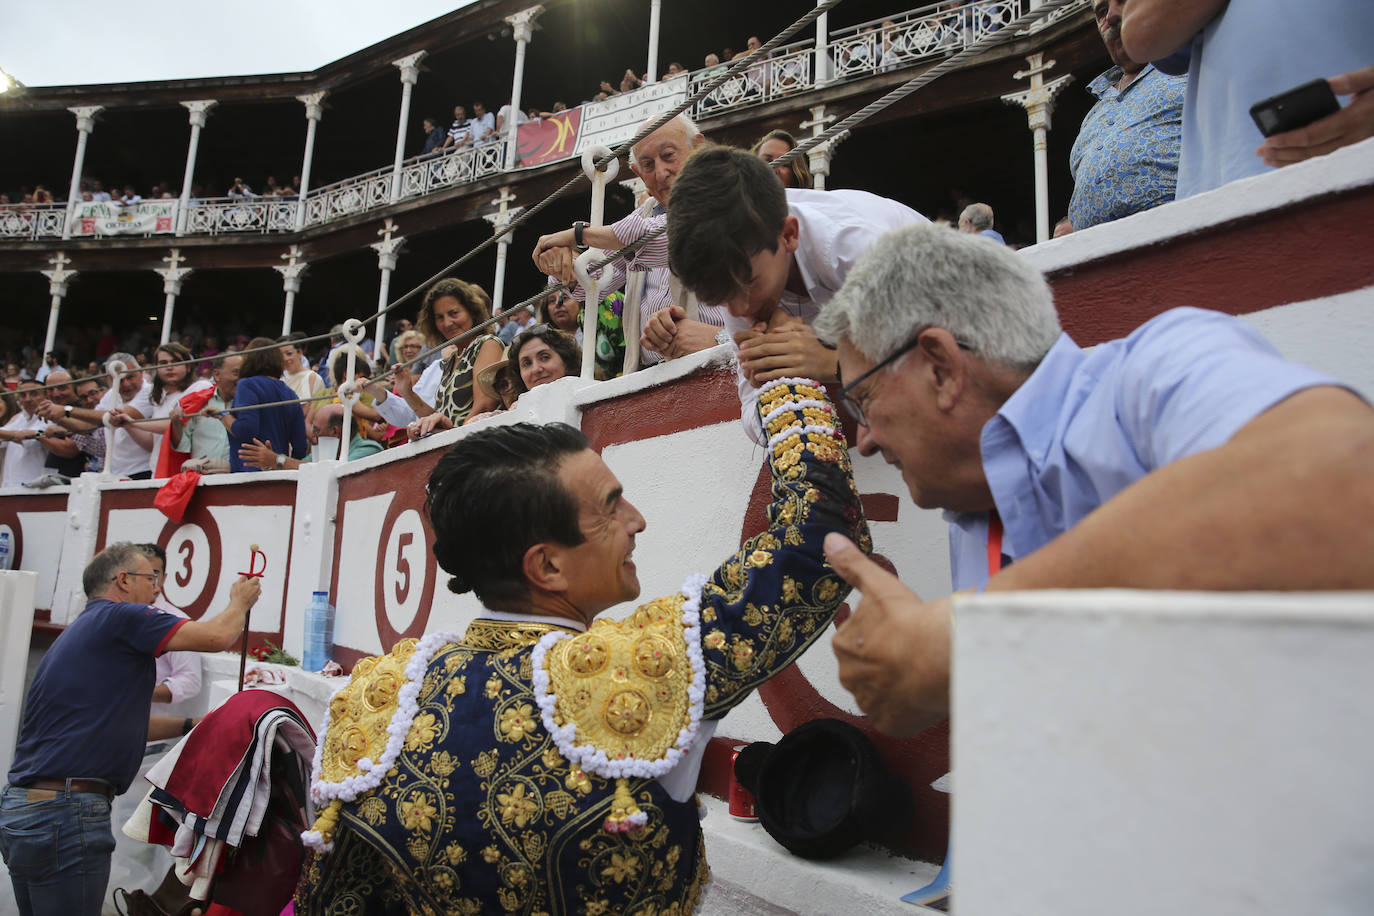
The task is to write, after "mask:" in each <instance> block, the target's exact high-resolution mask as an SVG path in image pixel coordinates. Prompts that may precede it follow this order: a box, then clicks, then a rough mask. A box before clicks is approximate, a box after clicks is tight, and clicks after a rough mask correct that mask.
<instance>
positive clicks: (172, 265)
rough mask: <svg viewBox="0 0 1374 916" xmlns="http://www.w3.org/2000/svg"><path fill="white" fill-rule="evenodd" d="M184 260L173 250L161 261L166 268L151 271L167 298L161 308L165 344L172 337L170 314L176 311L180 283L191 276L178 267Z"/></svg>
mask: <svg viewBox="0 0 1374 916" xmlns="http://www.w3.org/2000/svg"><path fill="white" fill-rule="evenodd" d="M184 260H186V259H185V258H183V257H182V256H181V251H180V250H179V249H176V248H173V249H172V253H171V255H169V256H168V257H165V258H163V259H162V261H163V263H164V264H166V265H167V266H166V267H154V268H153V271H154V272H155V273H157V275H158V276H159V277H161V278H162V292H163V293H164V294H165V295H166V296H167V300H166V302H165V303H164V304H163V307H162V342H163V343H166V342H167V341H168V340H169V339H171V336H172V313H173V311H175V309H176V305H177V296H180V295H181V281H182V280H185V279H186V278H187V277H189V276H190V275H191V268H189V267H181V266H180V264H181V262H182V261H184Z"/></svg>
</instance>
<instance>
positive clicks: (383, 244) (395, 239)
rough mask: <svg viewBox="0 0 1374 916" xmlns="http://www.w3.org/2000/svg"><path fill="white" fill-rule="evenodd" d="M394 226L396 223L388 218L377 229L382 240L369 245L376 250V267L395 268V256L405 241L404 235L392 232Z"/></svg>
mask: <svg viewBox="0 0 1374 916" xmlns="http://www.w3.org/2000/svg"><path fill="white" fill-rule="evenodd" d="M396 228H397V227H396V223H395V222H393V221H392V220H390V219H388V220H387V221H386V223H385V224H384V225H383V226H382V228H380V229H378V230H377V234H378V235H380V236H381V237H382V240H381V241H380V242H373V243H372V245H371V248H372V250H373V251H375V252H377V267H378V268H379V269H380V270H395V269H396V256H397V255H399V254H400V253H401V247H402V246H403V245H405V243H406V237H405V236H404V235H394V234H393V233H395V231H396Z"/></svg>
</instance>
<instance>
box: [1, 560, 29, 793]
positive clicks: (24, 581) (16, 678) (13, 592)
mask: <svg viewBox="0 0 1374 916" xmlns="http://www.w3.org/2000/svg"><path fill="white" fill-rule="evenodd" d="M37 590H38V574H37V573H32V572H23V571H20V570H12V571H4V572H0V779H3V778H4V774H6V773H8V772H9V771H10V762H11V761H13V760H14V743H15V742H16V741H18V740H19V721H20V717H21V716H22V715H23V714H24V687H25V683H24V680H25V678H24V674H25V672H26V671H27V670H28V666H29V632H30V631H31V630H32V629H33V607H34V595H35V593H36V592H37Z"/></svg>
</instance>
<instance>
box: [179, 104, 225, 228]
mask: <svg viewBox="0 0 1374 916" xmlns="http://www.w3.org/2000/svg"><path fill="white" fill-rule="evenodd" d="M181 104H182V106H184V107H185V108H186V110H187V111H188V112H190V119H191V142H190V143H189V144H188V145H187V147H186V175H185V176H184V177H183V178H182V179H181V200H180V202H179V203H178V204H177V235H185V234H186V210H187V208H188V207H189V206H190V204H191V182H192V181H193V180H194V179H195V174H196V150H197V149H199V148H200V129H201V128H202V127H204V126H205V116H206V115H208V114H209V113H210V109H211V108H214V107H215V105H216V104H218V103H217V102H216V101H215V100H214V99H197V100H196V101H193V102H182V103H181Z"/></svg>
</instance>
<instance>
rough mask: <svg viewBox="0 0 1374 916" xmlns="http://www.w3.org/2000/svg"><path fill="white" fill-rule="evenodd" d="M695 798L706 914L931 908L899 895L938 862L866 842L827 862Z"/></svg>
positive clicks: (898, 915)
mask: <svg viewBox="0 0 1374 916" xmlns="http://www.w3.org/2000/svg"><path fill="white" fill-rule="evenodd" d="M699 798H700V799H701V803H702V805H703V806H704V808H705V810H706V817H705V819H703V820H702V822H701V829H702V832H703V833H704V834H705V835H706V861H707V862H708V863H709V864H710V866H711V884H710V885H708V886H707V890H706V894H705V898H704V900H703V906H702V911H703V913H704V914H712V913H720V914H725V913H730V914H742V913H760V914H778V913H784V912H785V913H803V914H817V916H820V914H825V916H833V914H839V913H863V914H865V916H882V914H893V916H918V914H924V913H935V912H936V911H935V910H931V909H927V908H926V907H923V906H918V905H913V904H910V903H903V902H902V900H901V896H902V895H903V894H907V893H910V892H911V891H914V890H916V889H917V888H919V887H924V886H925V885H927V884H929V883H930V882H931V881H933V880H934V879H935V876H936V874H937V873H938V872H939V866H936V865H931V864H930V863H928V862H917V861H914V860H912V859H905V858H902V857H901V856H897V855H893V854H892V853H890V852H888V851H887V850H885V849H882V848H879V847H876V846H868V845H860V846H856V847H855V848H853V849H851V850H849V851H848V852H847V853H845V854H844V855H842V856H838V857H836V858H834V859H828V860H825V861H812V860H810V859H802V858H798V857H797V856H794V855H792V853H790V852H788V851H787V850H786V849H785V848H783V847H782V846H781V845H780V844H779V843H778V842H777V841H776V840H774V839H773V838H772V837H771V836H769V835H768V832H767V831H766V830H764V829H763V827H762V826H761V825H760V824H758V823H756V822H755V823H750V822H745V821H738V820H735V819H734V818H732V817H731V816H730V813H729V805H728V804H726V803H725V802H723V801H721V800H720V799H717V798H713V797H711V796H709V795H700V796H699ZM961 912H962V910H961ZM1008 912H1010V911H1008Z"/></svg>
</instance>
